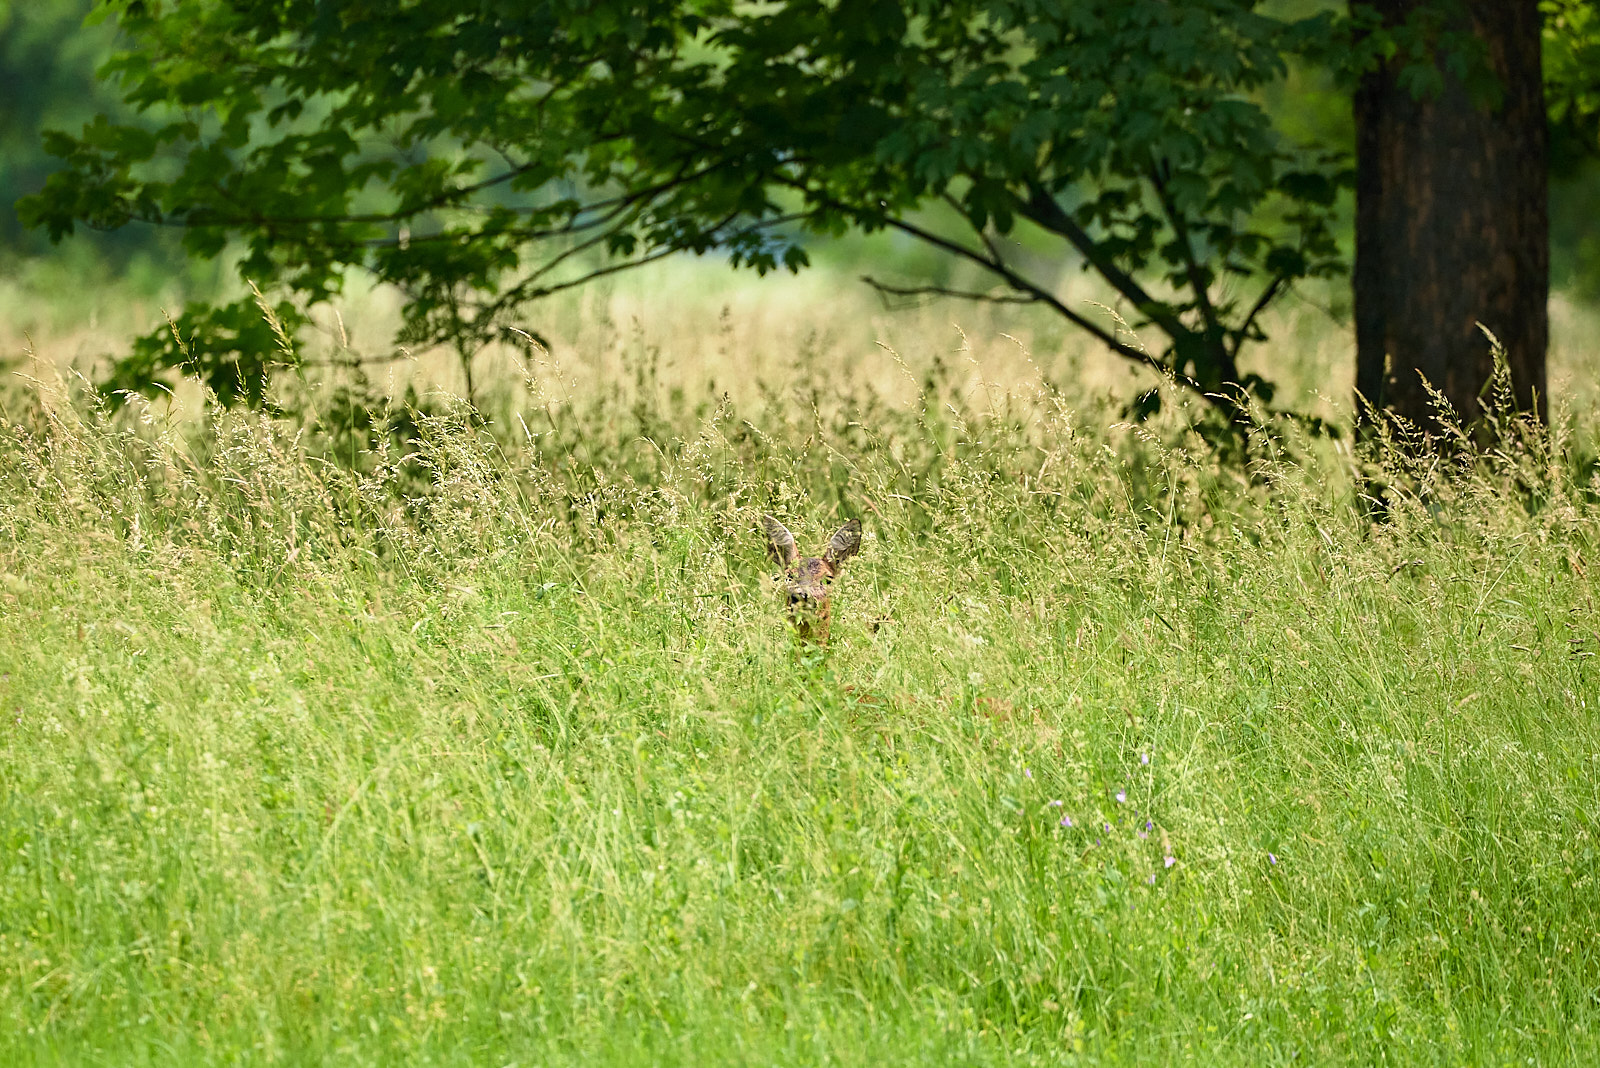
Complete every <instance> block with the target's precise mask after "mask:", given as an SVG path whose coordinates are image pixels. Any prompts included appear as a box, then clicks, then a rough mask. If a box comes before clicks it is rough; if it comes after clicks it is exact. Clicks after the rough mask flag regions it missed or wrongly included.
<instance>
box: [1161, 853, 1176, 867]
mask: <svg viewBox="0 0 1600 1068" xmlns="http://www.w3.org/2000/svg"><path fill="white" fill-rule="evenodd" d="M1176 863H1178V858H1177V857H1174V856H1168V857H1167V861H1166V863H1165V864H1164V865H1162V866H1163V867H1167V868H1170V867H1172V866H1173V865H1174V864H1176Z"/></svg>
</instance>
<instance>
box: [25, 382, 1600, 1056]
mask: <svg viewBox="0 0 1600 1068" xmlns="http://www.w3.org/2000/svg"><path fill="white" fill-rule="evenodd" d="M916 380H917V382H918V388H917V398H916V400H914V401H913V402H911V403H909V404H903V403H899V402H896V401H893V400H891V399H888V398H886V397H884V396H883V395H881V394H878V393H876V392H874V391H873V390H871V389H869V388H867V387H865V386H863V385H861V384H860V383H859V382H854V381H848V380H841V379H839V378H837V377H833V376H828V375H824V374H820V373H818V374H815V375H811V376H810V377H809V378H808V377H806V375H805V374H804V368H803V367H802V376H801V379H800V380H799V381H798V383H796V384H795V386H794V388H792V389H788V390H779V389H772V390H768V391H766V393H765V394H764V399H763V400H759V401H756V402H752V403H750V404H748V405H744V406H736V405H735V403H734V402H733V401H731V400H729V399H727V398H725V397H722V396H721V395H719V394H713V393H707V394H704V395H699V394H692V393H684V392H677V393H673V392H669V391H664V390H660V389H657V388H655V386H654V384H653V383H652V381H651V380H650V378H649V376H648V375H641V376H639V377H638V378H637V379H636V380H635V381H632V382H630V381H627V380H621V381H620V382H619V383H616V384H614V385H613V387H612V388H607V389H596V390H593V391H590V392H589V393H587V394H577V393H569V394H565V395H561V396H559V397H554V398H551V397H542V398H541V397H538V396H535V397H534V399H533V400H531V401H528V402H526V403H524V402H515V403H513V402H512V401H510V400H501V401H496V400H495V399H494V398H492V397H491V398H489V399H488V400H486V401H482V402H480V406H479V409H478V410H476V411H473V410H468V409H466V408H465V407H463V406H461V405H459V404H451V403H449V402H448V401H445V400H440V399H439V398H436V397H435V398H422V399H420V400H416V402H415V403H414V404H412V405H411V406H409V407H407V406H405V405H393V404H391V405H389V406H384V405H383V404H381V403H380V404H377V405H376V407H374V406H373V405H372V404H370V403H368V402H367V401H365V400H362V398H361V396H360V395H359V394H358V393H350V392H346V393H345V394H342V395H341V396H343V397H344V400H345V401H346V402H347V403H334V402H333V399H337V398H336V397H335V395H334V394H331V393H323V394H318V395H317V397H311V398H310V399H309V400H308V399H307V398H308V397H310V394H308V395H307V396H306V397H299V398H297V397H296V396H293V395H290V394H288V393H286V394H285V396H283V397H280V398H279V407H278V409H277V411H276V412H275V413H268V414H260V413H250V412H243V411H236V410H222V409H219V408H216V407H214V406H204V405H202V406H200V407H199V408H197V409H194V410H192V411H190V412H189V413H188V414H187V415H185V414H183V413H175V411H174V409H173V408H172V407H171V406H169V405H167V404H165V403H147V402H144V401H142V400H138V399H134V400H132V401H131V402H129V403H127V404H125V405H123V406H121V407H120V408H119V407H117V406H115V405H113V404H111V403H109V402H108V401H107V400H106V399H105V398H100V397H97V396H95V395H93V394H92V393H91V392H87V391H84V390H82V389H77V390H73V389H68V388H66V387H64V386H60V385H58V384H54V383H50V382H48V381H47V382H44V383H42V384H41V383H35V384H33V385H31V386H28V387H27V388H25V389H18V390H17V391H14V392H13V393H12V394H10V395H9V396H8V397H7V399H6V401H5V404H4V411H3V416H0V711H3V713H4V716H3V719H0V962H4V966H3V967H0V1062H3V1063H6V1064H32V1063H40V1064H83V1063H101V1062H104V1063H116V1064H140V1063H152V1064H154V1063H160V1064H176V1063H197V1064H224V1063H227V1064H270V1063H290V1064H344V1063H350V1064H396V1063H417V1064H436V1063H437V1064H463V1065H466V1064H473V1065H478V1064H494V1065H504V1064H513V1063H515V1064H522V1065H531V1064H578V1063H582V1064H594V1063H619V1064H623V1063H651V1064H658V1063H683V1064H691V1063H692V1064H714V1063H739V1064H744V1063H750V1064H862V1063H869V1062H878V1063H883V1064H911V1063H922V1062H931V1063H962V1064H996V1065H999V1064H1006V1065H1012V1064H1076V1063H1085V1064H1088V1063H1095V1064H1100V1063H1111V1064H1120V1063H1162V1064H1168V1063H1196V1064H1228V1063H1240V1064H1252V1065H1258V1064H1276V1063H1290V1062H1299V1063H1317V1064H1330V1063H1349V1064H1363V1065H1366V1064H1374V1063H1380V1062H1383V1063H1441V1064H1461V1063H1485V1064H1487V1063H1494V1064H1500V1063H1507V1064H1509V1063H1517V1064H1524V1063H1537V1064H1556V1063H1586V1062H1592V1060H1593V1059H1594V1058H1595V1057H1596V1056H1597V1055H1600V1042H1597V1040H1596V1028H1597V1027H1600V1005H1597V1000H1596V999H1597V995H1596V991H1597V990H1600V958H1597V954H1600V944H1597V939H1596V933H1595V932H1596V922H1595V915H1596V913H1595V903H1596V901H1600V886H1597V885H1596V882H1595V861H1596V828H1595V823H1594V820H1595V813H1596V812H1597V811H1600V804H1597V801H1600V798H1597V796H1596V793H1597V791H1596V783H1597V782H1600V741H1597V739H1600V733H1597V730H1596V728H1597V726H1600V720H1597V713H1596V708H1595V705H1594V703H1593V702H1595V701H1596V700H1597V698H1600V688H1597V685H1596V684H1597V679H1600V676H1597V674H1596V672H1597V671H1600V667H1597V666H1596V664H1597V661H1596V658H1595V657H1596V653H1597V652H1600V634H1597V626H1600V624H1597V616H1596V609H1595V603H1594V581H1593V578H1592V577H1591V576H1590V575H1589V570H1590V569H1591V568H1594V567H1597V566H1600V555H1597V552H1596V527H1595V520H1596V518H1597V511H1600V508H1597V503H1596V485H1595V483H1594V479H1593V476H1592V472H1591V468H1590V466H1588V465H1587V464H1586V463H1585V462H1584V461H1583V459H1582V454H1583V450H1584V448H1585V447H1586V444H1585V440H1584V439H1581V438H1580V437H1579V434H1578V431H1577V430H1575V429H1574V428H1575V427H1576V426H1578V425H1580V424H1579V422H1578V420H1576V419H1575V418H1574V417H1572V416H1571V413H1564V412H1558V415H1557V418H1556V420H1555V422H1554V427H1553V429H1551V430H1549V431H1545V430H1543V429H1540V428H1533V427H1527V426H1521V425H1516V424H1513V423H1507V424H1506V425H1505V427H1504V428H1503V429H1504V430H1505V433H1504V434H1502V436H1501V437H1500V438H1499V444H1498V445H1497V446H1496V447H1494V448H1492V449H1476V448H1471V447H1468V444H1460V446H1459V447H1458V448H1455V449H1453V450H1435V451H1432V452H1422V451H1417V450H1409V451H1408V450H1407V449H1406V448H1403V447H1401V446H1402V445H1404V444H1405V443H1404V442H1399V443H1397V442H1395V441H1393V440H1385V439H1384V438H1383V437H1382V436H1380V437H1379V438H1378V439H1377V440H1375V441H1374V442H1373V443H1372V444H1370V445H1368V446H1363V447H1361V448H1359V449H1358V448H1352V447H1351V446H1350V445H1349V443H1348V441H1347V440H1344V439H1340V440H1330V439H1325V438H1317V437H1313V436H1311V435H1310V434H1309V433H1307V432H1305V431H1304V430H1302V429H1301V428H1299V427H1297V426H1296V425H1295V424H1293V423H1290V422H1275V423H1269V424H1266V425H1264V426H1263V427H1261V428H1260V429H1259V431H1258V432H1257V434H1256V436H1255V439H1254V440H1253V441H1252V442H1251V443H1250V445H1249V446H1248V448H1247V449H1246V450H1245V451H1243V452H1241V453H1239V454H1237V455H1235V456H1233V457H1231V458H1230V457H1227V456H1224V455H1221V454H1219V453H1218V452H1217V450H1216V449H1214V448H1212V447H1211V446H1209V445H1207V444H1206V443H1205V442H1204V441H1202V440H1201V438H1200V437H1198V436H1197V434H1196V432H1195V431H1194V430H1193V429H1192V428H1191V426H1190V423H1189V420H1190V419H1191V418H1193V419H1198V416H1197V415H1195V413H1194V412H1193V411H1192V410H1191V409H1186V408H1185V407H1184V406H1183V403H1182V399H1181V398H1178V397H1173V398H1169V400H1170V401H1171V403H1169V404H1167V405H1166V406H1165V407H1164V409H1163V411H1162V412H1161V414H1160V415H1159V416H1158V417H1157V418H1156V419H1155V420H1154V421H1152V422H1150V423H1145V424H1131V423H1127V422H1125V421H1124V420H1123V418H1122V417H1121V416H1120V415H1119V414H1118V413H1117V412H1116V411H1114V410H1111V409H1109V408H1107V407H1106V406H1103V405H1101V404H1100V403H1098V402H1096V401H1094V400H1093V399H1092V398H1068V397H1067V396H1066V395H1064V392H1063V390H1062V389H1060V388H1057V387H1055V386H1052V385H1051V384H1050V383H1049V382H1048V381H1047V380H1046V379H1044V378H1043V377H1036V378H1035V379H1033V380H1031V381H1018V382H1013V383H1011V384H1010V385H1009V386H1008V387H1001V386H999V385H994V384H990V387H989V388H966V387H965V386H963V385H962V384H961V383H959V382H957V381H956V379H955V377H954V375H953V374H952V373H950V371H949V369H948V368H947V367H944V366H943V365H941V364H939V363H937V361H935V362H934V364H933V365H932V367H931V369H929V368H927V367H924V369H923V373H921V374H920V375H919V376H918V377H917V379H916ZM536 385H537V384H536ZM539 388H542V387H539ZM530 390H532V392H533V393H537V390H536V389H533V387H530ZM318 397H319V398H320V399H317V398H318ZM352 397H354V398H355V399H354V400H353V401H352V400H351V398H352ZM330 398H332V399H330ZM312 400H316V403H311V401H312ZM1558 407H1559V406H1558ZM764 513H771V514H774V515H782V516H784V517H785V521H786V522H787V521H789V520H790V519H791V518H792V519H793V524H792V525H793V527H794V529H795V534H796V536H797V537H798V538H799V539H800V540H802V541H803V542H806V543H808V544H810V543H816V544H821V543H822V541H823V539H824V537H825V536H826V534H827V532H829V531H831V530H833V529H834V528H835V527H838V526H839V524H840V523H841V522H842V521H843V520H845V519H847V518H857V517H858V518H860V519H861V520H862V521H863V523H864V527H865V532H864V533H863V535H862V538H861V543H860V553H859V556H858V558H857V559H855V560H854V561H852V563H851V566H850V570H849V573H848V575H847V576H846V578H845V580H844V581H842V582H841V583H840V584H839V585H837V586H836V587H835V589H834V592H833V600H834V604H833V618H832V636H831V644H830V646H829V648H828V649H827V650H826V652H823V651H820V650H817V649H815V648H814V647H800V646H797V645H796V643H795V640H794V638H793V637H792V635H791V634H790V633H789V631H788V628H787V626H786V624H785V621H784V614H783V607H782V605H781V603H780V598H779V596H778V593H777V591H776V590H775V589H774V588H773V583H772V581H771V569H772V565H771V564H770V563H769V562H768V561H767V560H766V559H765V551H766V550H765V545H764V538H763V535H762V533H761V523H760V517H761V515H762V514H764Z"/></svg>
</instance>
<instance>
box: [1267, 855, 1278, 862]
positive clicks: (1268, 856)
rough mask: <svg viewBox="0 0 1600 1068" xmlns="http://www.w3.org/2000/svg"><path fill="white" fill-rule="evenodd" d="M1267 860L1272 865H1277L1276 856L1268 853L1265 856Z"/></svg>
mask: <svg viewBox="0 0 1600 1068" xmlns="http://www.w3.org/2000/svg"><path fill="white" fill-rule="evenodd" d="M1267 859H1268V860H1269V861H1271V862H1272V863H1274V864H1276V863H1278V856H1277V854H1276V853H1268V854H1267Z"/></svg>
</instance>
